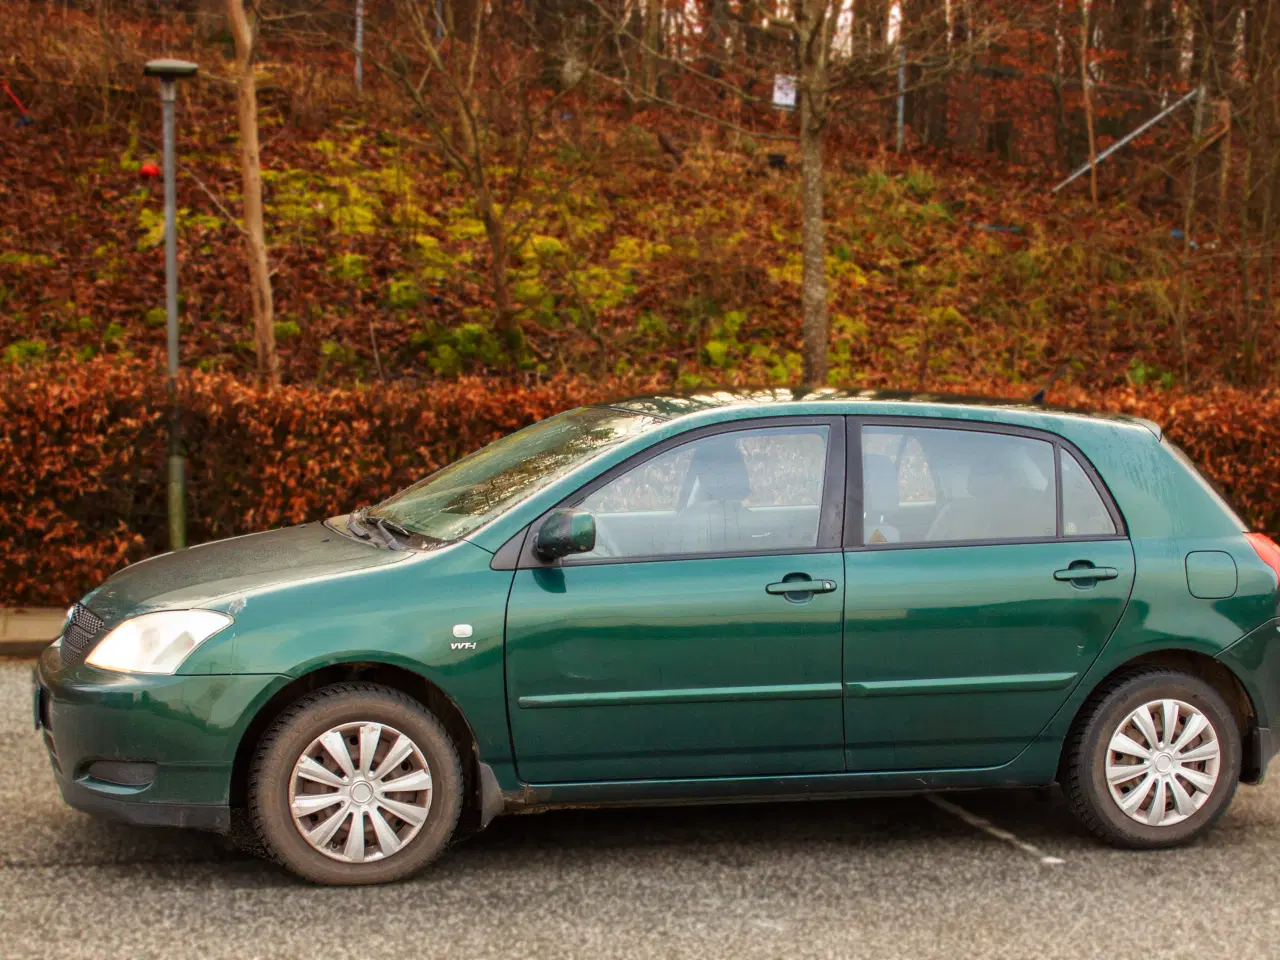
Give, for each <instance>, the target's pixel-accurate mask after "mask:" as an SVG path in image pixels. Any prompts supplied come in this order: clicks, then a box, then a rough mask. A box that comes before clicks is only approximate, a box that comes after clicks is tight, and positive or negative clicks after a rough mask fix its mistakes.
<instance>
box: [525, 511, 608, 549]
mask: <svg viewBox="0 0 1280 960" xmlns="http://www.w3.org/2000/svg"><path fill="white" fill-rule="evenodd" d="M595 548H596V518H595V517H593V516H592V515H591V514H589V513H588V512H587V511H586V510H577V509H574V508H572V507H562V508H560V509H559V510H552V511H551V513H549V514H547V519H546V520H544V521H543V522H542V526H540V527H539V528H538V539H537V540H535V541H534V545H533V552H534V553H536V554H537V555H538V559H540V560H559V559H560V558H561V557H567V556H569V555H570V554H574V553H590V552H591V551H592V550H594V549H595Z"/></svg>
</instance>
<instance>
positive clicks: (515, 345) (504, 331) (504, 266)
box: [475, 175, 524, 359]
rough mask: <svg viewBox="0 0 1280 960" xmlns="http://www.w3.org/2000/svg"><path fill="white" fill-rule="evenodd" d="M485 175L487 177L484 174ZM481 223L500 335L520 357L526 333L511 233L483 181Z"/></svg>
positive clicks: (478, 198)
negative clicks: (515, 290)
mask: <svg viewBox="0 0 1280 960" xmlns="http://www.w3.org/2000/svg"><path fill="white" fill-rule="evenodd" d="M482 176H483V175H482ZM475 189H476V201H477V204H476V206H477V208H478V211H479V213H480V222H481V223H483V224H484V233H485V238H486V239H487V240H488V241H489V264H490V266H489V272H490V275H491V276H492V277H493V306H494V309H495V310H496V312H497V315H498V316H497V321H498V322H497V324H496V326H497V328H498V333H499V334H500V335H501V337H502V342H503V343H504V344H505V345H506V348H507V350H508V351H510V353H511V355H512V356H513V357H515V358H517V359H518V358H519V353H520V350H521V347H522V346H523V340H524V337H523V334H522V333H521V331H520V325H519V324H518V323H517V322H516V314H515V309H514V308H513V307H512V304H511V284H510V278H509V277H508V270H509V267H510V263H509V261H510V259H511V252H510V250H508V248H507V230H506V224H504V223H503V221H502V217H501V215H500V214H499V213H498V211H497V210H496V209H495V208H494V204H493V197H492V195H491V194H490V192H489V185H488V184H487V183H486V182H484V181H483V180H481V181H480V182H478V183H477V184H476V185H475Z"/></svg>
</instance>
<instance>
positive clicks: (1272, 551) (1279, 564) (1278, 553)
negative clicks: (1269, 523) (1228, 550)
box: [1245, 533, 1280, 581]
mask: <svg viewBox="0 0 1280 960" xmlns="http://www.w3.org/2000/svg"><path fill="white" fill-rule="evenodd" d="M1245 539H1247V540H1248V541H1249V544H1250V545H1251V546H1252V547H1253V550H1254V552H1255V553H1257V555H1258V559H1259V560H1261V561H1262V562H1263V563H1265V564H1266V565H1267V566H1268V567H1270V568H1271V569H1272V571H1273V572H1274V573H1275V575H1276V580H1277V581H1280V546H1277V545H1276V542H1275V541H1274V540H1272V539H1271V538H1270V537H1268V536H1267V535H1266V534H1265V533H1246V534H1245Z"/></svg>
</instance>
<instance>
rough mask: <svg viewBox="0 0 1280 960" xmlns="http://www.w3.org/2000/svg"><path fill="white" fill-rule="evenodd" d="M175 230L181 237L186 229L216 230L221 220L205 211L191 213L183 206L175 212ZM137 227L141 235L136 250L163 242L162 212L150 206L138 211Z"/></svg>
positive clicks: (152, 246) (219, 227) (151, 247)
mask: <svg viewBox="0 0 1280 960" xmlns="http://www.w3.org/2000/svg"><path fill="white" fill-rule="evenodd" d="M176 219H177V224H176V227H177V232H178V236H179V237H181V236H182V234H183V232H185V231H187V230H192V229H195V230H202V231H216V230H220V229H222V220H220V219H219V218H218V217H215V216H212V215H210V214H207V213H192V212H191V211H190V210H189V209H188V208H186V207H183V208H182V209H180V210H179V211H178V213H177V218H176ZM138 229H139V230H141V231H142V237H141V238H140V239H139V240H138V250H139V251H142V250H152V249H154V248H156V247H158V246H160V244H162V243H164V214H163V213H162V212H161V211H158V210H152V209H151V208H150V207H143V208H141V209H140V210H139V211H138Z"/></svg>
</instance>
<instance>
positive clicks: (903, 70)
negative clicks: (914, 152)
mask: <svg viewBox="0 0 1280 960" xmlns="http://www.w3.org/2000/svg"><path fill="white" fill-rule="evenodd" d="M898 29H899V30H901V29H902V28H901V27H899V28H898ZM906 104H907V45H906V44H905V43H903V42H902V38H901V37H899V38H898V152H899V153H901V152H902V140H903V129H902V127H903V119H904V118H905V116H906V109H907V106H906Z"/></svg>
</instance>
